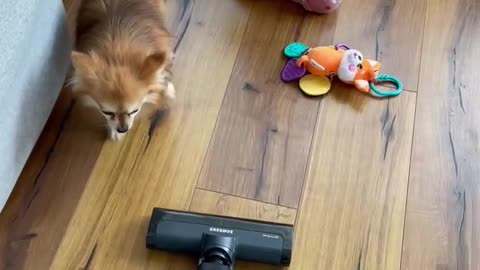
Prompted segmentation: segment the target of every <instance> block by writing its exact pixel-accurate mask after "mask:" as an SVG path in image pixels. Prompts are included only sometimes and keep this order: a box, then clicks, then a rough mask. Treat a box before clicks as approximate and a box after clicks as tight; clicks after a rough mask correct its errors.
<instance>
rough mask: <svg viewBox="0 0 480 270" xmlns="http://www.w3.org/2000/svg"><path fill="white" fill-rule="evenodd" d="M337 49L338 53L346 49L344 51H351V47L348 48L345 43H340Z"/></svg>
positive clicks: (336, 46)
mask: <svg viewBox="0 0 480 270" xmlns="http://www.w3.org/2000/svg"><path fill="white" fill-rule="evenodd" d="M335 49H336V50H337V51H338V50H339V49H344V50H350V47H348V46H347V45H345V44H343V43H340V44H337V45H335Z"/></svg>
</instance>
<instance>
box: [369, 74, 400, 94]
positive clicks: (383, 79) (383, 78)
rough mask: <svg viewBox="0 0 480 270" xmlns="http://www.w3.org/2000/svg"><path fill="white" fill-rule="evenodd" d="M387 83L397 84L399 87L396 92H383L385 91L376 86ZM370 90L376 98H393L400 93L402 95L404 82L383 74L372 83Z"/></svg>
mask: <svg viewBox="0 0 480 270" xmlns="http://www.w3.org/2000/svg"><path fill="white" fill-rule="evenodd" d="M385 82H388V83H393V84H395V85H396V86H397V89H396V90H394V91H383V90H380V89H378V88H377V87H376V84H379V83H385ZM370 89H371V90H372V94H373V95H374V96H378V97H393V96H398V95H399V94H400V93H402V90H403V85H402V82H401V81H400V80H399V79H397V78H395V77H393V76H390V75H385V74H382V75H380V76H378V77H377V79H376V80H375V82H373V83H370Z"/></svg>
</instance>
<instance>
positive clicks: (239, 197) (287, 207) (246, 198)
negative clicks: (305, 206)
mask: <svg viewBox="0 0 480 270" xmlns="http://www.w3.org/2000/svg"><path fill="white" fill-rule="evenodd" d="M195 189H198V190H203V191H207V192H213V193H216V194H219V195H224V196H230V197H233V198H238V199H242V200H248V201H252V202H258V203H262V204H266V205H271V206H278V207H283V208H286V209H290V210H298V208H293V207H290V206H285V205H280V204H274V203H270V202H264V201H259V200H255V199H252V198H248V197H243V196H239V195H235V194H228V193H224V192H220V191H215V190H209V189H205V188H200V187H197V188H195ZM190 205H191V202H190Z"/></svg>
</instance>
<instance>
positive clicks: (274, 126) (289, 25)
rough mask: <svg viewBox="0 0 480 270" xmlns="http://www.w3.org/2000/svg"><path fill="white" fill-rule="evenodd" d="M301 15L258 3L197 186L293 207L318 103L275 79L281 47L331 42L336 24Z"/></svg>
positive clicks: (285, 6) (282, 4)
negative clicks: (294, 43)
mask: <svg viewBox="0 0 480 270" xmlns="http://www.w3.org/2000/svg"><path fill="white" fill-rule="evenodd" d="M305 14H306V12H305V11H304V10H303V9H301V8H300V7H299V6H298V5H296V4H294V3H289V2H286V1H274V2H272V1H256V2H255V4H254V7H253V10H252V15H251V19H250V21H249V25H248V28H247V30H246V33H245V38H244V41H243V43H242V47H241V50H240V52H239V55H238V60H237V63H236V65H235V69H234V71H233V75H232V79H231V81H230V83H229V86H228V90H227V94H226V97H225V100H224V103H223V106H222V110H221V112H220V116H219V119H218V122H217V127H216V129H215V133H214V136H213V139H212V142H211V146H210V148H209V153H208V155H207V158H206V160H205V165H204V167H203V169H202V173H201V177H200V179H199V183H198V187H200V188H203V189H207V190H212V191H218V192H222V193H227V194H232V195H237V196H241V197H246V198H251V199H255V200H259V201H263V202H268V203H274V204H278V205H283V206H288V207H293V208H296V207H297V206H298V202H299V198H300V194H301V190H302V185H303V179H304V175H305V169H306V163H307V159H308V153H309V149H310V143H311V139H312V135H313V130H314V126H315V121H316V118H317V110H318V104H319V100H318V99H308V98H305V96H303V95H302V94H301V92H300V91H299V90H298V85H297V84H286V83H283V82H282V81H281V80H280V73H281V70H282V68H283V66H284V65H285V63H286V60H285V59H284V57H283V56H282V50H283V48H284V46H286V45H287V44H289V43H291V42H293V41H295V40H300V41H304V42H309V41H312V42H327V43H331V41H332V37H333V36H332V35H333V29H334V28H333V27H334V23H332V22H334V19H335V17H334V16H332V17H328V18H325V17H319V16H315V19H314V17H308V16H305ZM312 16H313V15H312ZM322 23H325V24H322ZM332 25H333V27H332Z"/></svg>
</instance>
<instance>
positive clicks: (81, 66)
mask: <svg viewBox="0 0 480 270" xmlns="http://www.w3.org/2000/svg"><path fill="white" fill-rule="evenodd" d="M71 58H72V65H73V67H74V69H75V71H76V72H78V73H79V74H81V75H83V76H91V75H93V74H94V66H95V61H94V59H93V58H92V57H91V56H90V55H88V54H86V53H82V52H78V51H73V52H72V56H71Z"/></svg>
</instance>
